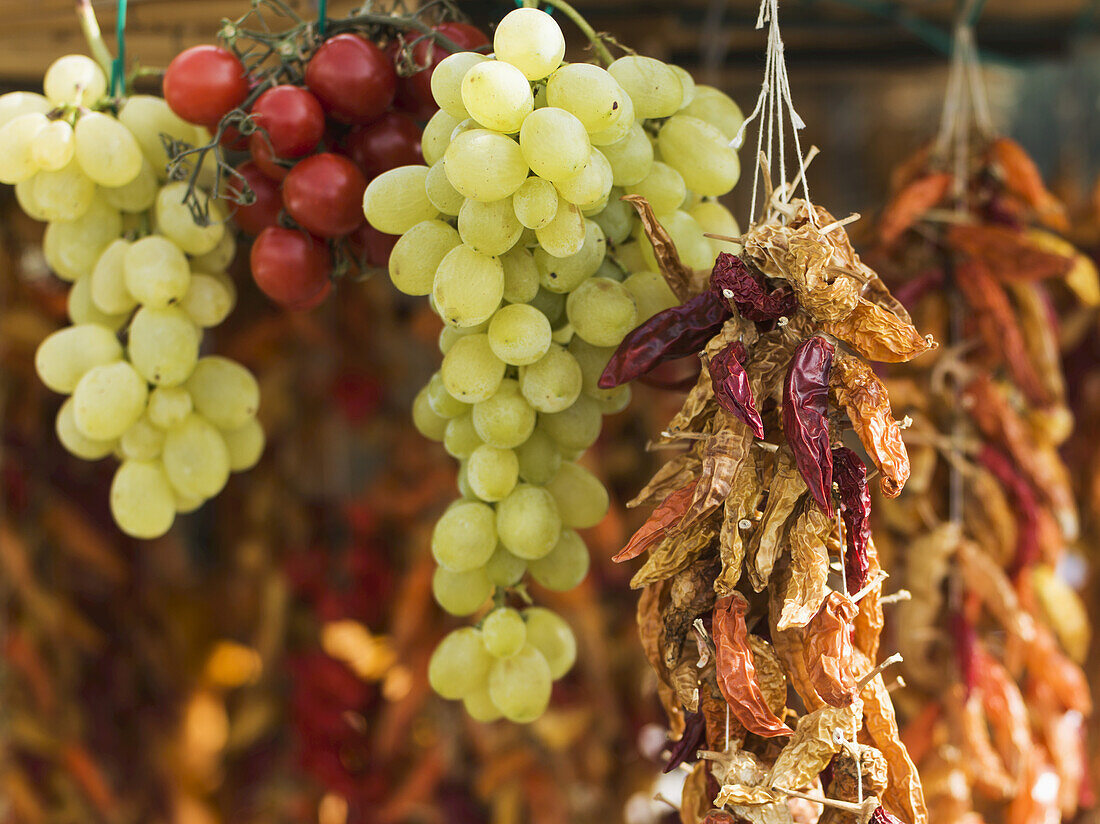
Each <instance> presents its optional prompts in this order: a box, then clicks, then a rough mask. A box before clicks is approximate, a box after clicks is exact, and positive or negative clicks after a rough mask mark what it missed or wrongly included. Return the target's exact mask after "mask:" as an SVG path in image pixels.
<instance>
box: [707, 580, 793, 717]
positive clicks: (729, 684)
mask: <svg viewBox="0 0 1100 824" xmlns="http://www.w3.org/2000/svg"><path fill="white" fill-rule="evenodd" d="M748 610H749V602H748V601H746V600H745V596H743V595H742V594H741V593H740V592H734V593H733V594H732V595H728V596H726V597H725V598H721V599H719V600H718V602H717V603H716V604H715V605H714V620H713V623H712V628H711V632H712V634H713V635H714V646H715V668H716V673H717V676H718V688H719V689H720V690H721V691H722V695H723V696H724V697H725V699H726V703H727V704H729V708H730V712H731V713H733V716H734V717H735V718H736V719H737V720H738V721H740V722H741V724H742V726H744V728H745V729H746V730H748V731H749V732H751V733H755V734H756V735H760V736H764V737H765V738H774V737H775V736H777V735H791V734H792V733H793V732H794V731H793V730H792V729H791V728H790V727H788V726H787V725H786V724H784V723H783V722H782V721H780V720H779V719H778V718H776V717H775V713H773V712H772V711H771V709H770V708H769V707H768V703H767V701H765V700H764V694H763V693H762V692H761V690H760V685H759V684H758V683H757V682H756V666H755V665H754V663H753V654H752V648H751V647H750V646H749V630H748V627H747V626H746V625H745V614H746V613H747V612H748Z"/></svg>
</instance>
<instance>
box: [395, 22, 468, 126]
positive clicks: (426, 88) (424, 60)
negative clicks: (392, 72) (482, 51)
mask: <svg viewBox="0 0 1100 824" xmlns="http://www.w3.org/2000/svg"><path fill="white" fill-rule="evenodd" d="M432 28H433V29H435V30H436V31H437V32H439V33H440V34H442V35H443V36H444V37H448V38H450V39H451V40H453V41H454V42H455V43H456V44H457V45H459V46H462V48H464V49H467V50H469V51H472V50H474V49H476V48H478V47H479V46H488V45H489V38H488V37H487V36H486V34H485V33H484V32H483V31H482V30H481V29H479V28H478V27H477V26H471V25H470V24H469V23H440V24H439V25H438V26H432ZM449 54H450V52H449V51H447V50H446V49H445V48H443V47H442V46H440V45H439V44H438V43H436V42H435V41H434V40H431V39H429V38H425V39H424V40H421V41H420V42H419V43H417V44H416V45H415V46H413V52H412V56H413V59H414V60H415V61H416V65H418V66H424V67H425V68H424V69H423V70H422V71H418V72H417V73H416V74H413V75H410V76H409V77H406V78H402V79H403V80H404V81H405V82H406V83H407V84H408V89H409V92H410V93H411V94H412V96H413V97H414V98H415V99H416V100H419V101H420V102H421V103H422V104H424V105H430V106H433V107H434V108H439V107H438V106H436V105H435V98H434V97H432V72H433V71H435V67H436V66H438V65H439V64H440V63H441V62H443V58H445V57H447V56H448V55H449Z"/></svg>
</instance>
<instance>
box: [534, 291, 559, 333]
mask: <svg viewBox="0 0 1100 824" xmlns="http://www.w3.org/2000/svg"><path fill="white" fill-rule="evenodd" d="M529 303H530V304H531V305H532V306H534V307H535V308H536V309H538V310H539V311H540V312H542V313H543V314H544V315H546V319H547V320H548V321H550V328H551V329H553V328H555V327H560V326H561V324H562V322H563V321H564V320H565V295H560V294H558V293H557V292H551V291H549V290H547V289H543V288H542V287H541V286H540V287H539V290H538V291H537V292H536V293H535V296H534V297H533V298H531V300H530V301H529Z"/></svg>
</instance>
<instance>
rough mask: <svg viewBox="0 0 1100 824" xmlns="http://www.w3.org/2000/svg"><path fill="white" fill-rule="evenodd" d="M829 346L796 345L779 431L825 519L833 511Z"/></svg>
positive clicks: (810, 341)
mask: <svg viewBox="0 0 1100 824" xmlns="http://www.w3.org/2000/svg"><path fill="white" fill-rule="evenodd" d="M834 351H835V347H834V346H833V344H832V343H830V342H829V341H827V340H825V338H823V337H820V336H819V335H814V336H813V337H810V338H807V339H806V340H804V341H802V343H800V344H799V345H798V348H797V349H796V350H795V351H794V356H793V357H792V358H791V362H790V365H789V366H788V367H787V379H786V381H785V382H784V384H783V429H784V431H785V432H786V435H787V443H789V444H790V446H791V452H792V454H793V455H794V462H795V465H796V466H797V467H798V471H799V473H800V474H801V475H802V478H803V480H805V481H806V486H807V487H809V489H810V495H812V496H813V499H814V502H815V503H817V505H818V507H819V508H820V509H821V511H822V512H824V513H825V514H826V515H831V514H832V511H833V507H832V503H831V501H830V497H829V496H830V493H831V492H832V488H833V456H832V453H831V452H830V451H829V420H828V418H827V413H828V405H829V372H830V371H831V370H832V366H833V353H834Z"/></svg>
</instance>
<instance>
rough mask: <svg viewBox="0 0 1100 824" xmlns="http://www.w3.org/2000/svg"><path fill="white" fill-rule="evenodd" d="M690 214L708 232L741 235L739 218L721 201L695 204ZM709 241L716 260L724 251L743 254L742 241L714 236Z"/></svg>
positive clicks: (732, 235) (728, 235)
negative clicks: (735, 241) (730, 240)
mask: <svg viewBox="0 0 1100 824" xmlns="http://www.w3.org/2000/svg"><path fill="white" fill-rule="evenodd" d="M688 214H689V215H691V217H692V218H694V220H695V222H696V223H698V224H699V228H700V229H702V230H703V231H704V232H706V233H707V234H711V235H725V236H726V237H740V236H741V227H740V226H739V225H738V223H737V218H735V217H734V216H733V214H732V213H731V212H730V210H729V209H727V208H726V207H725V206H723V205H722V204H721V203H718V202H716V201H713V200H704V201H703V202H702V203H700V204H698V205H697V206H693V207H692V208H691V209H690V210H689V211H688ZM707 243H709V244H710V250H711V252H712V253H713V254H714V258H715V259H716V260H717V258H718V255H720V254H721V253H722V252H729V253H730V254H731V255H739V254H741V244H740V243H731V242H729V241H725V240H715V239H714V238H712V237H708V238H707Z"/></svg>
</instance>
